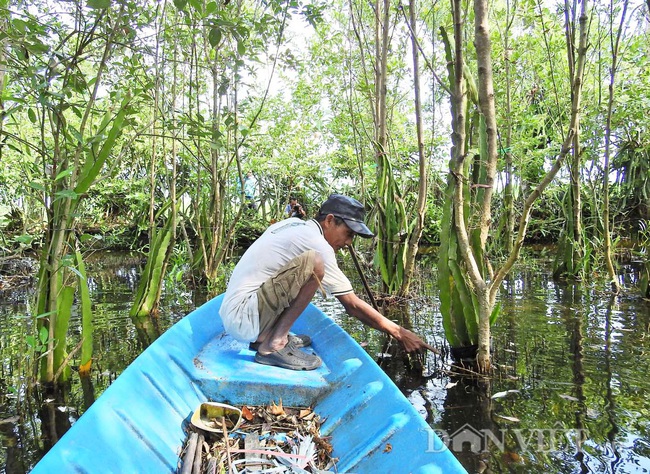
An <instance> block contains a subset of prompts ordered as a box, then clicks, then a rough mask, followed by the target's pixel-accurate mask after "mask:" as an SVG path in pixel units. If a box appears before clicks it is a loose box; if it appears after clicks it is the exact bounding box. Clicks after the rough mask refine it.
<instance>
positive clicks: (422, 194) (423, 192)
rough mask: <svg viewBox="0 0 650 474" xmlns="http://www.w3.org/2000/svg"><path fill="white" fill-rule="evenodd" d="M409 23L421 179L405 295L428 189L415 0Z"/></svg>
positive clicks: (408, 252)
mask: <svg viewBox="0 0 650 474" xmlns="http://www.w3.org/2000/svg"><path fill="white" fill-rule="evenodd" d="M409 25H410V30H411V49H412V52H413V94H414V102H415V126H416V132H417V139H418V160H419V169H420V179H419V181H418V201H417V206H416V209H415V216H414V219H415V225H414V226H413V230H412V231H411V234H410V235H409V240H408V247H407V249H406V258H405V260H404V277H403V280H402V286H401V288H400V291H399V295H400V296H403V297H405V296H407V295H408V292H409V287H410V285H411V280H412V279H413V272H414V269H415V259H416V257H417V253H418V244H419V242H420V237H422V231H423V229H424V214H425V211H426V207H427V190H428V184H427V166H426V157H425V155H424V140H423V125H422V104H421V100H420V61H419V59H418V58H419V54H418V47H417V38H416V37H415V28H416V22H415V0H409Z"/></svg>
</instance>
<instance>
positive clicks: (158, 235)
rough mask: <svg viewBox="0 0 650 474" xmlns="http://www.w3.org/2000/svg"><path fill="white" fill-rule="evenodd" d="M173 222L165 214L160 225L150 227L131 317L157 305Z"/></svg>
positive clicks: (144, 315) (147, 313)
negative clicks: (145, 260) (145, 259)
mask: <svg viewBox="0 0 650 474" xmlns="http://www.w3.org/2000/svg"><path fill="white" fill-rule="evenodd" d="M173 224H175V222H174V219H172V217H171V216H167V217H166V221H165V223H164V225H163V226H162V227H160V228H157V227H154V228H153V229H151V238H150V244H149V245H150V249H149V254H148V255H147V263H146V264H145V267H144V270H143V271H142V275H141V277H140V283H139V284H138V290H137V292H136V295H135V299H134V302H133V306H132V307H131V311H130V312H129V316H130V317H131V318H132V319H139V318H143V317H146V316H149V315H150V314H151V313H152V312H155V311H156V309H157V307H158V302H159V300H160V293H161V292H162V284H163V281H164V279H165V269H166V268H167V262H168V261H169V256H170V255H171V247H170V245H172V246H173V241H172V236H173V233H174V225H173Z"/></svg>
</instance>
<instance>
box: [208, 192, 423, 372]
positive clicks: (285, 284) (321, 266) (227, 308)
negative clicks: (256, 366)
mask: <svg viewBox="0 0 650 474" xmlns="http://www.w3.org/2000/svg"><path fill="white" fill-rule="evenodd" d="M364 217H365V209H364V207H363V204H361V203H360V202H359V201H357V200H356V199H353V198H350V197H347V196H343V195H341V194H332V195H331V196H330V197H329V198H328V199H327V201H325V202H324V203H323V205H322V206H321V208H320V210H319V212H318V215H317V216H316V218H314V219H312V220H310V221H303V220H301V219H298V218H295V217H294V218H289V219H284V220H282V221H280V222H277V223H275V224H273V225H271V226H270V227H269V228H268V229H267V230H266V231H265V232H264V233H263V234H262V235H261V236H260V237H259V238H258V239H257V240H256V241H255V242H254V243H253V245H251V246H250V247H249V248H248V250H246V252H245V253H244V255H243V256H242V257H241V259H240V260H239V263H237V265H236V266H235V269H234V270H233V273H232V276H231V278H230V281H229V283H228V288H227V289H226V294H225V295H224V298H223V302H222V304H221V309H220V311H219V314H220V315H221V319H222V320H223V324H224V327H225V328H226V331H227V332H228V333H230V334H231V335H232V336H233V337H235V338H236V339H238V340H240V341H244V342H250V343H251V344H250V348H251V349H252V350H256V351H257V354H255V361H256V362H258V363H260V364H266V365H274V366H278V367H284V368H287V369H293V370H313V369H316V368H318V367H320V365H321V359H320V357H318V356H316V355H313V354H308V353H307V352H304V351H301V350H300V348H301V347H305V346H308V345H309V344H311V339H310V337H309V336H307V335H293V334H291V335H290V334H289V330H290V329H291V326H292V325H293V323H294V322H295V321H296V319H298V317H299V316H300V315H301V314H302V312H303V311H304V310H305V308H306V307H307V305H308V304H309V302H310V301H311V299H312V298H313V296H314V294H315V293H316V291H317V290H318V289H319V288H322V289H324V290H325V291H326V292H327V294H330V295H334V296H336V298H338V300H339V301H340V302H341V304H343V306H344V307H345V310H346V311H347V313H348V314H350V315H352V316H354V317H355V318H357V319H358V320H359V321H361V322H362V323H364V324H366V325H368V326H370V327H373V328H375V329H378V330H380V331H382V332H384V333H386V334H389V335H390V336H392V337H394V338H395V339H397V340H398V341H399V342H400V343H401V344H402V346H404V349H405V350H406V351H407V352H421V351H423V350H425V349H429V350H432V351H435V349H434V348H433V347H432V346H430V345H429V344H427V343H425V342H424V341H422V339H420V338H419V337H418V336H417V335H416V334H414V333H413V332H411V331H409V330H408V329H405V328H403V327H401V326H399V325H398V324H396V323H395V322H393V321H391V320H390V319H388V318H386V317H384V316H383V315H382V314H381V313H379V312H378V311H376V310H375V309H374V308H373V307H372V306H370V305H369V304H368V303H366V302H365V301H363V300H362V299H361V298H359V297H358V296H357V295H356V294H355V293H354V290H353V289H352V284H351V283H350V280H348V278H347V277H346V276H345V275H344V274H343V272H342V271H341V270H340V269H339V267H338V264H337V262H336V255H335V252H336V251H338V250H339V249H341V248H343V247H345V246H347V245H350V244H351V243H352V239H353V238H354V236H355V235H359V236H361V237H366V238H370V237H373V233H372V232H371V231H370V229H368V227H366V225H365V224H364Z"/></svg>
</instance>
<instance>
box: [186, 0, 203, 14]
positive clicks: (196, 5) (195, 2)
mask: <svg viewBox="0 0 650 474" xmlns="http://www.w3.org/2000/svg"><path fill="white" fill-rule="evenodd" d="M189 2H190V5H192V8H193V9H194V10H195V11H196V12H197V13H200V14H203V3H202V2H200V1H199V0H189Z"/></svg>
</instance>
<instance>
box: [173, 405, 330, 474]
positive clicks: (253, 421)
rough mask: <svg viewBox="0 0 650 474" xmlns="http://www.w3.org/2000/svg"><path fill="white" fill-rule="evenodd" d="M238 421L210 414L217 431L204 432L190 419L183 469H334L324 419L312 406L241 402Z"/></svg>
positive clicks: (235, 472)
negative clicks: (193, 424)
mask: <svg viewBox="0 0 650 474" xmlns="http://www.w3.org/2000/svg"><path fill="white" fill-rule="evenodd" d="M241 411H242V423H241V424H240V425H239V426H238V427H237V428H236V429H232V428H233V425H232V424H231V423H230V422H229V421H228V420H227V419H225V418H224V419H223V420H221V421H220V420H216V419H215V420H214V426H215V427H218V428H219V430H220V432H216V433H210V432H204V431H202V430H200V429H198V428H196V427H194V426H192V425H190V427H189V429H190V431H189V433H188V438H187V440H186V443H185V446H184V449H183V454H182V455H181V458H182V459H183V463H182V470H181V471H180V472H181V473H182V474H185V473H187V474H189V473H192V474H195V473H210V474H212V473H228V474H244V473H248V472H256V473H258V474H264V473H299V474H302V473H316V474H325V473H331V472H336V471H335V461H336V459H333V458H332V457H331V452H332V446H331V444H330V443H329V442H328V440H327V439H326V438H324V437H321V435H320V426H321V424H322V423H323V420H321V418H320V417H319V416H318V415H317V414H316V413H314V411H313V410H312V409H311V408H305V407H298V408H296V407H284V406H282V400H280V402H279V404H276V403H275V402H271V404H270V405H267V406H246V405H244V406H242V407H241Z"/></svg>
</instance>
